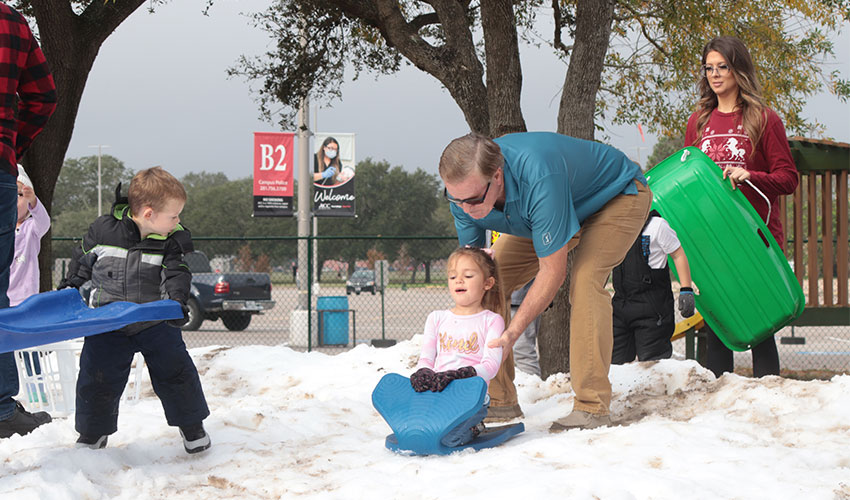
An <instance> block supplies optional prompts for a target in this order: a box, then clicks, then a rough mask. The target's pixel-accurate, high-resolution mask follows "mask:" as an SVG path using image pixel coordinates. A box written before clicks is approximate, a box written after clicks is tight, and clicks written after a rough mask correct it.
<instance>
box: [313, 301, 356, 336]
mask: <svg viewBox="0 0 850 500" xmlns="http://www.w3.org/2000/svg"><path fill="white" fill-rule="evenodd" d="M316 311H317V312H318V313H319V328H320V330H319V345H347V344H348V297H346V296H345V295H343V296H335V297H319V299H318V301H317V303H316Z"/></svg>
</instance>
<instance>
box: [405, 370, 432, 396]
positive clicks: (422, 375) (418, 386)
mask: <svg viewBox="0 0 850 500" xmlns="http://www.w3.org/2000/svg"><path fill="white" fill-rule="evenodd" d="M435 375H436V374H435V373H434V370H432V369H430V368H420V369H418V370H416V372H414V373H413V375H411V376H410V385H411V386H412V387H413V390H414V391H416V392H425V391H433V390H434V384H435V382H436V379H435Z"/></svg>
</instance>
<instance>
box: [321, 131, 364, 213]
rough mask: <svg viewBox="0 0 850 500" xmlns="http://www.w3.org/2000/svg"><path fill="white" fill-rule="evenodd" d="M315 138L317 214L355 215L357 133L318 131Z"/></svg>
mask: <svg viewBox="0 0 850 500" xmlns="http://www.w3.org/2000/svg"><path fill="white" fill-rule="evenodd" d="M314 138H315V141H316V142H315V145H316V155H315V157H314V162H313V215H314V216H316V217H354V216H355V212H354V202H355V194H354V181H355V176H354V169H355V154H354V134H346V133H334V134H329V133H316V134H315V135H314ZM334 150H335V151H336V152H335V153H334V152H333V151H334ZM327 152H330V153H329V154H328V153H327ZM331 155H332V156H334V157H333V158H330V156H331Z"/></svg>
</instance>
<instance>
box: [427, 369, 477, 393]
mask: <svg viewBox="0 0 850 500" xmlns="http://www.w3.org/2000/svg"><path fill="white" fill-rule="evenodd" d="M435 375H436V384H435V387H434V388H433V389H431V390H432V391H436V392H443V389H445V388H446V387H448V385H449V383H450V382H451V381H452V380H455V379H459V378H469V377H474V376H476V375H477V373H476V371H475V368H473V367H471V366H464V367H462V368H458V369H457V370H446V371H444V372H437V373H436V374H435Z"/></svg>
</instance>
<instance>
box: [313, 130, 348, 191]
mask: <svg viewBox="0 0 850 500" xmlns="http://www.w3.org/2000/svg"><path fill="white" fill-rule="evenodd" d="M340 172H342V161H340V157H339V142H338V141H337V140H336V139H334V138H333V137H330V136H328V137H327V138H325V140H324V141H322V145H321V146H320V147H319V150H318V151H316V161H315V162H314V163H313V184H315V185H317V186H330V185H333V184H337V176H338V175H339V174H340Z"/></svg>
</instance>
